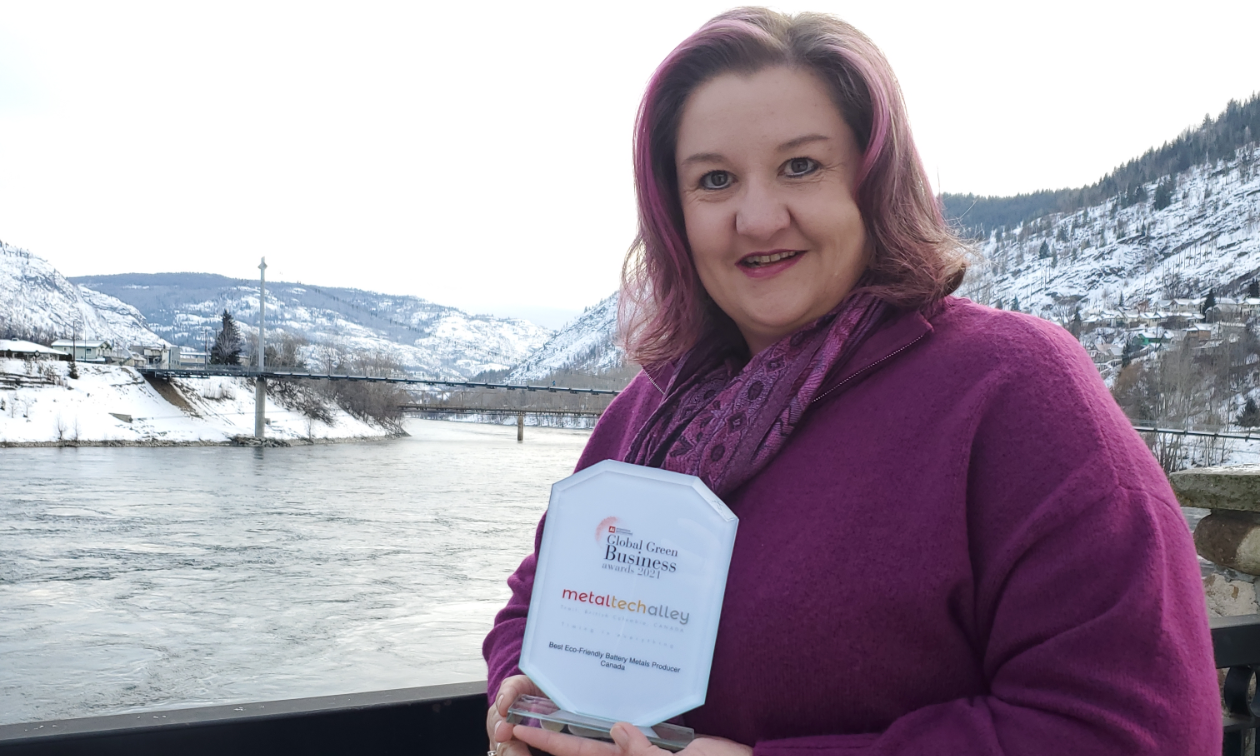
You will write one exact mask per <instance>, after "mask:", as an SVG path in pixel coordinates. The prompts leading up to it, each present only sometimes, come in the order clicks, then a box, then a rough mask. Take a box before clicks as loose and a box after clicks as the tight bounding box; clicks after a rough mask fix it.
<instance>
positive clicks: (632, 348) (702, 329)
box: [618, 8, 966, 366]
mask: <svg viewBox="0 0 1260 756" xmlns="http://www.w3.org/2000/svg"><path fill="white" fill-rule="evenodd" d="M773 66H789V67H793V68H799V69H803V70H807V71H811V72H813V73H814V74H816V75H817V76H818V77H820V78H821V79H822V80H823V81H824V82H826V84H827V86H828V87H829V88H830V90H831V94H832V97H833V98H834V101H835V105H836V107H837V108H838V109H839V111H840V113H841V115H842V116H843V117H844V120H845V123H846V124H848V126H849V128H850V129H852V130H853V134H854V136H855V137H856V139H857V143H858V145H859V146H860V147H861V148H862V150H863V158H862V165H861V167H860V169H859V171H858V188H857V204H858V209H859V210H860V211H861V213H862V218H863V220H864V222H865V224H866V232H867V235H868V237H869V238H870V240H871V242H872V257H871V263H870V267H869V269H868V272H869V274H870V278H869V280H870V282H871V283H870V285H869V286H868V287H867V290H868V291H870V292H872V293H874V294H875V295H876V296H878V297H880V298H882V299H885V300H887V301H888V302H890V303H892V304H894V305H897V306H901V307H911V308H913V307H920V306H922V305H925V304H928V303H930V302H933V301H935V300H937V299H940V298H941V297H944V296H945V295H947V294H949V293H950V292H952V291H953V290H954V289H956V288H957V287H958V285H959V284H961V283H962V279H963V276H964V274H965V273H966V257H965V253H964V251H963V247H962V245H961V243H960V242H959V241H958V239H957V238H956V237H955V236H954V234H953V233H952V232H951V231H950V229H949V227H948V225H947V224H946V223H945V220H944V218H943V217H942V215H941V210H940V205H939V203H938V202H937V200H936V198H935V197H933V196H932V189H931V186H930V185H929V183H928V181H927V176H926V174H925V172H924V170H923V163H922V161H921V160H920V159H919V153H918V150H916V149H915V146H914V140H913V138H912V137H911V134H910V124H909V119H908V118H907V116H906V107H905V103H904V101H903V100H902V96H901V87H900V86H899V85H898V84H897V78H896V76H894V75H893V72H892V69H891V68H889V66H888V61H887V60H885V59H884V55H883V53H881V52H880V51H879V49H878V48H877V47H875V45H874V43H872V42H871V41H870V40H869V39H868V38H867V37H866V36H865V35H864V34H862V33H861V32H859V31H858V30H857V29H855V28H853V27H852V26H850V25H849V24H846V23H845V22H843V21H841V20H839V19H837V18H834V17H832V16H828V15H823V14H817V13H802V14H799V15H795V16H788V15H784V14H781V13H776V12H774V11H771V10H767V9H764V8H737V9H735V10H732V11H728V12H726V13H723V14H721V15H720V16H717V17H716V18H714V19H712V20H711V21H709V22H708V23H706V24H705V25H704V26H702V27H700V29H699V31H697V32H696V33H695V34H692V35H691V36H690V37H688V38H687V39H686V40H684V41H683V43H682V44H680V45H679V46H678V47H676V48H674V50H673V52H671V53H670V54H669V55H668V56H667V57H666V58H665V60H664V61H663V62H662V63H661V65H660V66H659V67H658V68H657V69H656V72H655V73H654V74H653V75H652V78H651V80H650V81H649V82H648V86H647V91H646V92H645V93H644V95H643V101H642V103H641V104H640V105H639V114H638V119H637V121H636V123H635V129H634V178H635V192H636V195H637V198H638V205H639V233H638V236H637V237H636V239H635V241H634V244H633V245H632V246H631V248H630V252H629V253H628V254H627V255H626V261H625V265H624V266H623V268H622V277H621V297H620V301H619V313H618V321H619V326H620V331H621V339H622V342H623V344H624V345H625V347H626V352H627V355H628V356H629V358H630V359H631V360H633V361H635V362H638V363H639V364H641V365H648V366H651V365H659V364H661V363H664V362H668V361H669V360H672V359H674V358H676V357H679V356H681V355H682V354H683V353H684V352H686V351H687V350H688V349H690V348H691V347H692V346H694V345H695V344H696V343H697V341H698V340H699V339H700V338H701V337H703V336H704V335H705V334H706V333H711V332H713V331H715V330H716V331H718V332H720V333H721V334H725V335H727V336H729V335H732V334H737V332H736V331H735V330H734V326H733V324H732V323H731V322H730V319H729V318H727V317H726V315H725V314H723V313H722V312H721V311H720V310H718V308H717V306H716V305H715V304H714V303H713V301H712V300H711V299H710V298H709V296H708V294H707V293H706V292H705V291H704V287H703V286H702V285H701V283H700V278H699V276H698V275H697V274H696V269H695V265H694V264H693V263H692V260H691V250H690V247H689V246H688V244H687V236H686V231H685V227H684V225H683V214H682V204H681V201H680V199H679V192H678V175H677V170H676V165H675V154H674V153H675V148H676V140H677V135H678V125H679V121H680V120H681V118H682V111H683V108H684V106H685V105H686V103H687V98H688V97H689V96H690V95H691V93H692V92H693V91H695V89H696V88H697V87H699V86H700V85H701V84H704V83H705V82H707V81H709V80H711V79H713V78H714V77H717V76H719V75H721V74H724V73H738V74H751V73H755V72H757V71H760V70H763V69H766V68H770V67H773Z"/></svg>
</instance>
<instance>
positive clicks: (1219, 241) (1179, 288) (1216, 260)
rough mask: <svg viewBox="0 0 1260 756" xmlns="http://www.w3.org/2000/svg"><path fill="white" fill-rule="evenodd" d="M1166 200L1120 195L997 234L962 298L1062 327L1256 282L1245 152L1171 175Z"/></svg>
mask: <svg viewBox="0 0 1260 756" xmlns="http://www.w3.org/2000/svg"><path fill="white" fill-rule="evenodd" d="M1175 182H1176V183H1175V187H1174V188H1173V189H1172V192H1171V203H1170V204H1169V205H1168V206H1167V207H1164V208H1162V209H1159V210H1156V209H1154V206H1155V202H1154V197H1155V195H1156V191H1157V189H1158V186H1157V185H1156V184H1149V185H1147V186H1146V187H1145V193H1146V196H1147V197H1148V199H1145V200H1143V201H1139V202H1137V203H1136V204H1133V205H1131V206H1129V207H1122V204H1123V203H1122V201H1121V200H1120V198H1119V197H1117V198H1113V199H1112V200H1109V201H1107V202H1105V203H1103V204H1100V205H1096V206H1094V207H1089V208H1086V209H1084V210H1079V211H1077V212H1075V213H1071V214H1052V215H1049V216H1046V217H1044V218H1041V219H1038V220H1034V221H1029V222H1026V223H1024V224H1022V225H1021V226H1019V227H1018V228H1014V229H1005V230H999V231H997V232H994V234H993V235H992V236H990V237H989V239H987V240H985V241H984V242H983V243H982V245H981V249H980V253H981V260H980V262H979V264H977V265H975V266H974V267H973V268H972V270H971V271H970V272H969V273H968V276H967V282H966V283H965V285H964V287H963V290H962V291H961V292H960V293H962V294H964V295H966V296H969V297H971V298H973V299H976V300H978V301H981V302H985V303H989V304H994V305H1000V306H1004V307H1007V308H1009V307H1011V306H1012V305H1013V304H1015V302H1016V300H1018V306H1019V308H1020V309H1021V310H1023V311H1025V312H1031V313H1033V314H1035V315H1041V316H1042V317H1045V318H1048V319H1052V320H1057V321H1059V322H1061V323H1066V322H1067V321H1068V320H1069V319H1070V318H1072V317H1073V314H1074V312H1075V310H1076V309H1077V308H1079V309H1080V310H1081V312H1082V316H1083V317H1085V318H1086V319H1087V320H1088V319H1089V317H1090V316H1091V314H1093V315H1098V314H1100V313H1102V312H1104V311H1114V310H1118V309H1119V308H1120V306H1121V298H1122V297H1123V305H1124V307H1125V309H1133V308H1139V307H1140V308H1143V309H1148V308H1149V309H1155V308H1158V307H1159V306H1161V303H1162V302H1166V301H1168V300H1173V299H1180V298H1201V297H1203V296H1205V295H1206V294H1207V292H1208V291H1209V290H1215V292H1216V294H1217V295H1222V294H1224V295H1230V296H1238V295H1240V294H1243V293H1245V290H1246V288H1247V285H1248V284H1249V283H1250V282H1251V281H1253V280H1255V279H1256V278H1257V276H1260V171H1257V170H1255V168H1254V167H1253V164H1252V162H1251V160H1250V159H1249V158H1248V157H1247V156H1246V153H1245V152H1244V151H1242V150H1240V151H1239V154H1238V156H1236V157H1235V159H1234V160H1233V161H1230V162H1224V161H1221V162H1217V163H1213V164H1208V165H1200V166H1195V167H1192V168H1190V169H1189V170H1187V171H1185V172H1183V173H1181V174H1180V175H1179V176H1177V177H1175Z"/></svg>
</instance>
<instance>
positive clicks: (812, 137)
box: [778, 134, 831, 152]
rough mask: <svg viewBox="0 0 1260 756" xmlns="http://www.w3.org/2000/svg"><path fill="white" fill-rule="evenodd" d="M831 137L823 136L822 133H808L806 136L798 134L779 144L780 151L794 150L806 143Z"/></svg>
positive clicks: (824, 140)
mask: <svg viewBox="0 0 1260 756" xmlns="http://www.w3.org/2000/svg"><path fill="white" fill-rule="evenodd" d="M829 139H831V137H828V136H823V135H822V134H806V135H805V136H798V137H797V138H795V139H789V140H788V141H786V142H784V143H783V144H781V145H779V150H778V151H779V152H787V151H788V150H794V149H796V148H797V147H800V146H801V145H804V144H810V143H812V142H826V141H828V140H829Z"/></svg>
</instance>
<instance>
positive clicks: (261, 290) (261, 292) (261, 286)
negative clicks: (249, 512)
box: [254, 257, 267, 441]
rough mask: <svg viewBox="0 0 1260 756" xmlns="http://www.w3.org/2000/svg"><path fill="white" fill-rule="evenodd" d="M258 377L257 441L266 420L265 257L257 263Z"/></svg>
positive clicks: (262, 431) (256, 399)
mask: <svg viewBox="0 0 1260 756" xmlns="http://www.w3.org/2000/svg"><path fill="white" fill-rule="evenodd" d="M258 271H259V273H258V377H257V378H255V379H254V438H256V439H258V440H259V441H262V440H263V435H264V426H266V424H267V420H266V418H265V417H264V413H265V410H266V408H267V382H266V380H264V379H263V376H262V374H263V368H264V367H265V364H264V362H265V361H264V355H265V354H266V352H267V350H266V348H265V347H264V346H263V345H264V344H265V343H267V342H266V341H264V328H265V324H266V314H267V258H265V257H264V258H262V262H260V263H259V264H258Z"/></svg>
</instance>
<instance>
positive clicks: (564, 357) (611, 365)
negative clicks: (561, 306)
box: [507, 294, 625, 383]
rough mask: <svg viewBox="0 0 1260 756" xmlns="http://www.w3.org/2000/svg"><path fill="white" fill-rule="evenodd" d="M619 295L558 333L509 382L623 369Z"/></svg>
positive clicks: (588, 311) (611, 297) (514, 370)
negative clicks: (619, 344)
mask: <svg viewBox="0 0 1260 756" xmlns="http://www.w3.org/2000/svg"><path fill="white" fill-rule="evenodd" d="M616 332H617V295H616V294H613V295H611V296H609V297H608V298H607V299H604V300H603V301H602V302H600V303H599V304H597V305H595V306H594V307H592V308H591V309H589V310H587V311H586V312H584V313H582V315H581V316H580V317H578V318H577V319H575V320H574V321H573V322H571V323H569V324H568V325H566V326H565V327H564V328H562V329H560V330H559V331H557V332H556V334H555V335H554V336H552V337H551V338H550V339H549V340H548V341H547V343H546V344H544V345H543V346H542V348H540V349H539V350H538V351H536V352H534V353H533V354H532V355H530V356H529V359H527V360H525V361H524V362H522V363H520V364H519V365H517V366H516V367H515V368H514V369H513V370H512V372H511V373H509V374H508V377H507V381H508V382H509V383H524V382H527V381H537V380H541V379H542V378H543V377H545V376H548V375H551V374H552V373H556V372H570V373H583V374H586V375H598V374H600V373H604V372H606V371H608V370H612V369H615V368H619V367H621V366H622V364H623V363H624V362H625V354H624V353H623V352H622V351H621V349H619V348H618V347H617V346H616V344H615V343H614V337H615V336H616Z"/></svg>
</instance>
